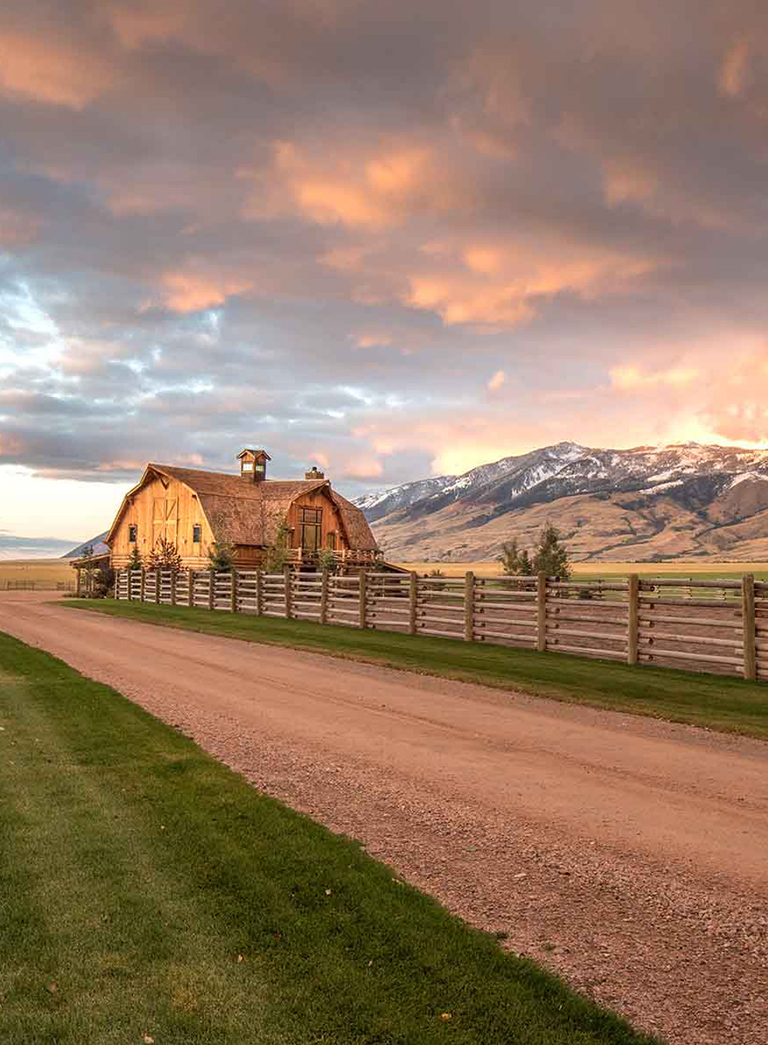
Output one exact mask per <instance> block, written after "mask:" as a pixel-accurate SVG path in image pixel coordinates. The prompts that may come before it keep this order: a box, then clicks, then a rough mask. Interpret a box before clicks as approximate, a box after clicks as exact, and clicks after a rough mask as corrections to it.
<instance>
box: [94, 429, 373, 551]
mask: <svg viewBox="0 0 768 1045" xmlns="http://www.w3.org/2000/svg"><path fill="white" fill-rule="evenodd" d="M237 456H238V460H239V462H240V474H239V475H231V474H228V473H226V472H205V471H201V470H198V469H196V468H179V467H177V466H176V465H165V464H148V465H147V467H146V469H145V470H144V474H143V475H142V477H141V480H140V482H139V483H138V484H137V485H136V486H135V487H134V488H133V489H132V490H130V491H129V492H128V493H127V494H126V496H125V497H124V498H123V502H122V504H121V505H120V509H119V511H118V513H117V515H116V517H115V521H114V522H113V523H112V527H111V529H110V531H109V533H108V535H107V537H106V543H107V544H108V545H109V547H110V549H111V556H110V561H111V565H112V567H113V568H114V569H121V568H123V567H125V566H126V565H127V564H128V561H129V559H130V558H131V553H132V551H133V549H134V548H138V550H139V553H140V555H141V557H142V559H143V560H144V561H146V558H147V556H148V555H149V553H150V552H151V550H152V548H153V547H154V546H155V545H156V544H157V542H158V541H159V540H160V539H161V538H165V539H166V540H168V541H171V542H172V543H173V544H174V545H175V546H176V548H177V549H178V551H179V553H180V555H181V558H182V561H183V564H184V567H185V568H187V569H189V568H191V569H206V568H208V567H209V566H210V560H209V558H208V550H209V548H210V547H211V545H212V544H213V543H214V542H226V543H228V544H231V545H233V546H234V550H235V557H234V562H235V565H236V566H238V567H254V566H260V565H261V564H262V562H263V560H264V558H265V554H266V551H267V549H268V548H269V547H270V546H271V545H273V544H274V542H275V541H276V540H277V539H278V534H279V532H280V530H281V526H282V527H284V529H283V531H282V532H283V534H284V542H285V544H286V545H287V547H288V548H289V562H291V563H293V564H295V565H296V566H297V567H298V566H312V564H313V562H314V561H316V559H317V553H318V552H319V551H320V550H321V549H327V550H329V551H331V552H333V553H334V555H335V556H336V559H337V561H338V563H339V565H340V566H341V567H342V568H356V569H359V568H361V567H365V566H370V565H372V564H373V563H375V562H377V561H378V560H379V551H378V548H377V546H376V541H375V539H374V536H373V534H372V533H371V529H370V527H369V526H368V523H367V522H366V520H365V516H364V515H363V513H362V511H360V509H359V508H356V507H355V505H353V504H352V503H351V502H350V501H348V500H347V499H346V498H345V497H342V496H341V494H339V493H336V491H335V490H334V489H333V488H332V486H331V482H330V480H329V479H326V478H325V476H324V474H323V473H322V472H319V471H318V470H317V469H316V468H313V469H312V470H311V471H309V472H307V473H306V475H305V477H304V479H302V480H292V479H290V480H282V479H268V478H267V474H266V473H267V462H268V461H269V460H270V457H269V454H267V453H266V451H265V450H252V449H246V450H243V451H241V453H239V454H238V455H237Z"/></svg>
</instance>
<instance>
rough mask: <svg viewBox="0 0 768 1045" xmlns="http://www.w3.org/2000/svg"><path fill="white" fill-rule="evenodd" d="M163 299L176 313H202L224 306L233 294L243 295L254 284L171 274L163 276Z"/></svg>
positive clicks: (236, 280) (237, 280) (178, 273)
mask: <svg viewBox="0 0 768 1045" xmlns="http://www.w3.org/2000/svg"><path fill="white" fill-rule="evenodd" d="M162 283H163V288H164V289H163V299H164V301H165V304H166V305H167V306H168V308H170V309H173V311H174V312H200V311H201V310H202V309H206V308H214V307H215V306H216V305H223V304H224V302H225V301H226V300H227V298H228V297H230V296H232V295H233V294H242V293H244V292H245V291H247V290H250V289H251V288H252V284H251V283H249V282H248V281H246V280H241V279H234V278H232V279H223V280H222V279H216V278H215V277H210V276H196V275H187V274H185V273H181V272H169V273H166V275H164V276H163V279H162Z"/></svg>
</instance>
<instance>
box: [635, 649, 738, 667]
mask: <svg viewBox="0 0 768 1045" xmlns="http://www.w3.org/2000/svg"><path fill="white" fill-rule="evenodd" d="M657 657H664V658H665V659H667V660H695V661H698V662H699V663H701V662H702V661H703V662H704V663H711V664H728V665H731V666H733V667H737V668H740V667H741V666H742V665H743V663H744V662H743V659H742V658H741V657H720V656H716V655H715V654H707V653H681V652H679V651H678V650H668V649H659V648H658V647H657V646H652V647H648V646H645V645H643V644H642V643H641V644H640V659H641V660H655V659H656V658H657Z"/></svg>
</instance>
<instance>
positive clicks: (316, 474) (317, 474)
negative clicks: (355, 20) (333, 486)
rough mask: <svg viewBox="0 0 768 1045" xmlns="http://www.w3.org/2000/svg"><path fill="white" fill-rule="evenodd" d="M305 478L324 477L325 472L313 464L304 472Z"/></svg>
mask: <svg viewBox="0 0 768 1045" xmlns="http://www.w3.org/2000/svg"><path fill="white" fill-rule="evenodd" d="M304 478H305V479H325V472H321V471H320V470H319V469H318V467H317V465H316V464H313V465H312V467H311V468H310V470H309V471H308V472H305V473H304Z"/></svg>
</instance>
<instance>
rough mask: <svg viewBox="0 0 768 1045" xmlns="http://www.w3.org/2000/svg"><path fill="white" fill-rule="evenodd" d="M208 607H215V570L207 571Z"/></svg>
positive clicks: (211, 608) (210, 608)
mask: <svg viewBox="0 0 768 1045" xmlns="http://www.w3.org/2000/svg"><path fill="white" fill-rule="evenodd" d="M208 609H209V610H215V609H216V571H215V570H209V571H208Z"/></svg>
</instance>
